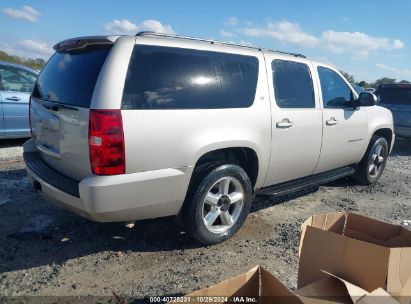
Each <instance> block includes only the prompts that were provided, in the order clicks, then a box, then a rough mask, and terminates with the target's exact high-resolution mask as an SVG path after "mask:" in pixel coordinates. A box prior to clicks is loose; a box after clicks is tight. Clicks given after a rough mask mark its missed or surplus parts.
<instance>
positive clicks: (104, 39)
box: [53, 31, 306, 58]
mask: <svg viewBox="0 0 411 304" xmlns="http://www.w3.org/2000/svg"><path fill="white" fill-rule="evenodd" d="M127 36H128V37H134V36H130V35H100V36H84V37H76V38H70V39H66V40H63V41H60V42H59V43H57V44H56V45H54V47H53V49H54V50H58V49H62V48H77V47H82V46H84V45H85V44H91V43H115V42H116V40H117V39H118V38H120V37H127ZM135 36H136V37H151V38H158V39H179V40H185V41H187V40H188V41H192V42H198V43H207V44H217V45H223V46H234V47H239V48H246V49H252V50H257V51H266V52H274V53H279V54H283V55H289V56H292V57H300V58H306V56H304V55H302V54H297V53H290V52H284V51H279V50H272V49H268V48H262V47H259V46H253V45H247V44H240V43H234V42H230V41H219V40H212V39H204V38H196V37H188V36H180V35H172V34H163V33H157V32H151V31H143V32H138V33H137V34H136V35H135ZM80 42H81V44H80Z"/></svg>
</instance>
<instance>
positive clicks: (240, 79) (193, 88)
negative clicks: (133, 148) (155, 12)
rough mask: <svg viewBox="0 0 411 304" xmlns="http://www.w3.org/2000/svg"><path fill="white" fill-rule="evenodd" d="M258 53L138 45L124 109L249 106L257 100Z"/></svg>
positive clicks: (124, 94)
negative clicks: (256, 54)
mask: <svg viewBox="0 0 411 304" xmlns="http://www.w3.org/2000/svg"><path fill="white" fill-rule="evenodd" d="M257 80H258V59H257V58H256V57H253V56H244V55H238V54H228V53H219V52H210V51H200V50H192V49H183V48H173V47H160V46H145V45H136V46H135V48H134V50H133V54H132V57H131V61H130V65H129V70H128V73H127V77H126V82H125V87H124V93H123V101H122V107H123V109H153V110H155V109H216V108H245V107H249V106H251V105H252V104H253V102H254V98H255V92H256V86H257Z"/></svg>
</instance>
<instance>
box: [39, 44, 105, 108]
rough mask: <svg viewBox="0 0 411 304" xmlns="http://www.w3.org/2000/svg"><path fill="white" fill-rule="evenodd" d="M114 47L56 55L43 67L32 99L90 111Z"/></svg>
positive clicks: (90, 47) (63, 52) (95, 47)
mask: <svg viewBox="0 0 411 304" xmlns="http://www.w3.org/2000/svg"><path fill="white" fill-rule="evenodd" d="M111 47H112V45H108V44H105V45H94V46H88V47H85V48H82V49H80V50H74V51H66V50H62V51H57V52H56V53H55V54H54V55H53V56H52V57H51V59H50V61H49V62H48V63H47V65H46V66H45V67H44V69H43V71H42V72H41V74H40V76H39V78H38V80H37V83H36V85H35V88H34V91H33V96H34V97H36V98H40V99H43V100H48V101H53V102H58V103H63V104H68V105H73V106H78V107H86V108H88V107H90V103H91V98H92V96H93V92H94V86H95V85H96V82H97V77H98V75H99V74H100V70H101V67H102V66H103V64H104V61H105V60H106V57H107V55H108V53H109V51H110V49H111Z"/></svg>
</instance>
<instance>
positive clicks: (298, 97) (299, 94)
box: [271, 60, 315, 108]
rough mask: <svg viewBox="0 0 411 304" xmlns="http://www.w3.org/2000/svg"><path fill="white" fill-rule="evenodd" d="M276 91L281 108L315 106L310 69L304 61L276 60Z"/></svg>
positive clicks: (273, 68)
mask: <svg viewBox="0 0 411 304" xmlns="http://www.w3.org/2000/svg"><path fill="white" fill-rule="evenodd" d="M271 66H272V70H273V82H274V93H275V100H276V102H277V105H278V106H279V107H281V108H314V107H315V103H314V92H313V84H312V80H311V74H310V69H309V68H308V66H307V65H306V64H304V63H299V62H293V61H285V60H274V61H273V62H272V64H271Z"/></svg>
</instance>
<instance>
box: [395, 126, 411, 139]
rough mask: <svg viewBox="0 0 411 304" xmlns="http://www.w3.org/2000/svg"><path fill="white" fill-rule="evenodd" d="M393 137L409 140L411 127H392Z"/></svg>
mask: <svg viewBox="0 0 411 304" xmlns="http://www.w3.org/2000/svg"><path fill="white" fill-rule="evenodd" d="M394 129H395V135H397V136H398V137H403V138H411V126H406V125H394Z"/></svg>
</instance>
